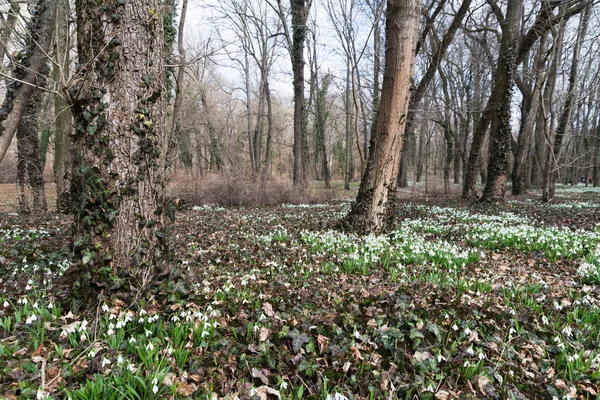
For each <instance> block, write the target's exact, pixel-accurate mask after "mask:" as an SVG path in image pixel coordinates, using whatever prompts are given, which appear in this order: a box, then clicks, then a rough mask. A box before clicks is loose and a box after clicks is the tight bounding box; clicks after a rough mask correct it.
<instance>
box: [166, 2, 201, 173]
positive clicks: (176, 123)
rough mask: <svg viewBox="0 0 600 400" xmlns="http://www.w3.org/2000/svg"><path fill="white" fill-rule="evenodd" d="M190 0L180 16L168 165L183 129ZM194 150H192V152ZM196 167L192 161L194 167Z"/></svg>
mask: <svg viewBox="0 0 600 400" xmlns="http://www.w3.org/2000/svg"><path fill="white" fill-rule="evenodd" d="M187 4H188V0H183V2H182V3H181V16H180V17H179V28H178V29H177V53H179V58H178V61H177V62H178V64H179V66H178V67H177V82H175V103H174V104H173V121H172V122H171V129H170V130H169V135H168V138H167V141H166V146H167V148H166V149H165V160H166V163H167V164H168V165H170V164H171V163H172V157H173V153H174V152H175V149H176V143H177V133H178V131H179V130H180V129H181V104H182V103H183V93H184V92H183V89H184V87H185V86H184V80H185V62H186V58H185V45H184V43H183V32H184V28H185V17H186V14H187ZM193 152H194V151H193V150H192V153H193ZM193 168H194V165H193V162H192V169H193Z"/></svg>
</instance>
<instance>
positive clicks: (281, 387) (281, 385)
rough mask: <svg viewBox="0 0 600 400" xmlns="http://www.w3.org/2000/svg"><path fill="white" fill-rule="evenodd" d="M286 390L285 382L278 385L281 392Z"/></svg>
mask: <svg viewBox="0 0 600 400" xmlns="http://www.w3.org/2000/svg"><path fill="white" fill-rule="evenodd" d="M287 388H288V384H287V382H286V381H281V384H280V385H279V389H281V390H285V389H287Z"/></svg>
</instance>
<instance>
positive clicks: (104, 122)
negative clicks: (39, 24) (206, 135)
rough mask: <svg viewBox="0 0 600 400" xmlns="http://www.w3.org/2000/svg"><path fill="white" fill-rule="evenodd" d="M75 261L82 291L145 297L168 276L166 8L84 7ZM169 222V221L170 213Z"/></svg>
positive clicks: (77, 96) (153, 2)
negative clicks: (143, 292) (135, 292)
mask: <svg viewBox="0 0 600 400" xmlns="http://www.w3.org/2000/svg"><path fill="white" fill-rule="evenodd" d="M75 10H76V15H77V37H78V40H77V52H78V57H79V66H80V67H79V69H78V71H77V77H76V78H77V79H75V80H74V81H73V84H72V85H71V86H70V87H69V89H68V92H69V94H70V96H71V100H72V102H73V117H74V134H75V145H76V150H77V157H76V159H75V161H74V165H73V170H74V173H73V182H72V187H73V189H72V196H73V199H74V201H73V208H74V209H73V213H74V245H73V247H74V248H73V252H74V256H75V257H76V259H79V260H80V267H81V269H82V274H81V278H80V279H81V289H83V288H86V287H91V288H94V287H96V288H104V289H106V291H113V290H119V289H120V290H125V291H130V290H132V288H134V289H135V290H144V289H146V288H148V287H149V285H150V284H151V283H152V282H153V281H155V279H156V278H157V276H159V275H162V274H166V273H167V272H168V269H166V268H165V263H164V262H163V261H164V259H165V258H166V255H167V254H166V253H167V246H166V235H167V233H166V231H165V223H164V215H165V213H167V211H173V210H174V209H173V208H169V210H167V209H166V208H167V202H166V201H165V179H166V176H165V169H164V165H163V162H164V160H163V159H161V158H162V157H161V155H162V154H163V151H162V150H163V149H164V146H165V143H164V142H165V140H167V135H166V132H165V126H164V122H165V120H164V117H165V115H164V114H165V95H166V93H165V92H166V90H165V72H164V46H163V44H164V35H163V18H162V12H163V10H162V4H161V1H160V0H129V1H126V2H124V1H118V0H117V1H110V2H97V1H94V0H77V1H76V2H75ZM169 214H170V213H169Z"/></svg>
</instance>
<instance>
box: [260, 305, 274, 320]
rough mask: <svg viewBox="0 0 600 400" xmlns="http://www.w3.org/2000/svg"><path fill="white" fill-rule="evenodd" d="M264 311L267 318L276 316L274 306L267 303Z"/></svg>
mask: <svg viewBox="0 0 600 400" xmlns="http://www.w3.org/2000/svg"><path fill="white" fill-rule="evenodd" d="M263 311H264V312H265V315H266V316H267V317H271V318H272V317H273V316H274V315H275V311H273V306H272V305H271V303H266V302H265V304H263Z"/></svg>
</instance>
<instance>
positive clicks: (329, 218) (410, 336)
mask: <svg viewBox="0 0 600 400" xmlns="http://www.w3.org/2000/svg"><path fill="white" fill-rule="evenodd" d="M557 193H558V196H557V199H556V201H555V202H553V203H552V204H549V205H541V204H540V203H539V202H538V201H537V200H535V199H533V198H521V199H511V200H510V201H509V202H507V203H506V205H503V206H496V207H483V206H481V205H479V204H467V203H463V202H461V201H459V200H456V199H454V200H453V199H434V200H431V199H429V200H430V201H427V202H425V201H423V200H418V201H417V200H413V201H405V200H403V201H401V202H400V204H399V207H398V224H397V227H396V229H395V230H394V231H393V232H391V233H389V234H386V235H381V236H362V237H359V236H355V235H353V234H347V233H343V232H340V231H338V230H336V229H335V228H336V223H337V221H339V219H340V218H341V217H342V216H344V215H345V213H346V212H347V211H348V208H349V204H350V203H349V202H348V201H336V202H333V203H330V204H312V205H289V204H288V205H286V204H284V205H280V206H268V207H267V206H262V207H233V208H222V207H215V206H213V207H210V206H201V207H199V206H195V207H192V208H190V209H188V210H185V211H182V212H180V213H179V214H178V215H177V219H176V221H175V223H174V225H173V226H172V238H171V243H172V246H173V249H174V251H175V256H176V261H174V262H176V263H177V264H178V265H179V267H180V268H183V269H185V270H186V271H187V282H188V284H189V285H188V287H187V288H184V287H176V288H175V289H176V290H174V291H173V292H172V293H168V294H167V296H157V297H156V298H155V299H151V300H149V301H147V302H136V303H135V304H124V303H122V302H120V301H118V300H115V299H106V301H103V302H101V303H100V304H99V305H98V306H97V307H96V308H94V309H85V308H80V309H78V310H68V309H66V308H65V307H64V306H61V304H60V301H59V297H60V295H61V293H60V290H61V288H60V287H58V286H57V285H55V282H57V279H58V278H59V277H60V276H61V274H63V273H64V271H65V270H66V269H67V268H68V266H69V265H70V262H71V260H70V254H69V226H70V220H69V218H68V217H65V216H62V215H58V214H50V215H49V216H48V215H46V216H44V217H43V218H40V217H35V216H28V217H25V216H20V215H17V214H15V213H11V212H6V210H0V211H5V212H0V394H2V395H3V396H4V398H7V399H14V398H32V397H34V396H36V395H37V396H38V398H44V397H47V396H49V397H50V398H71V399H99V398H104V399H117V398H130V399H150V398H192V397H193V398H199V399H209V398H228V399H233V398H236V396H237V398H241V399H244V398H245V399H248V398H257V399H276V398H281V399H299V398H310V399H322V400H326V399H330V400H343V399H384V398H385V399H387V398H391V399H394V398H422V399H426V398H435V399H438V400H443V399H453V398H474V399H475V398H478V399H481V398H495V399H501V398H502V399H508V398H513V399H546V398H548V399H553V398H558V399H595V398H597V396H598V394H597V393H600V351H599V350H598V349H600V199H599V193H598V192H597V191H594V190H592V189H591V188H590V189H588V188H581V187H578V188H566V187H565V188H560V189H559V190H558V192H557ZM159 298H160V299H163V300H157V299H159ZM415 396H416V397H415ZM0 397H1V396H0Z"/></svg>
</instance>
